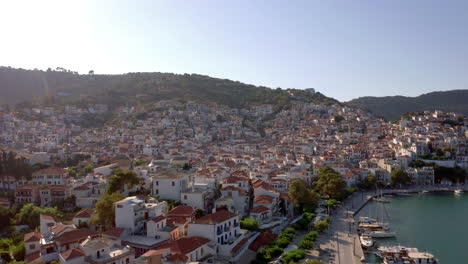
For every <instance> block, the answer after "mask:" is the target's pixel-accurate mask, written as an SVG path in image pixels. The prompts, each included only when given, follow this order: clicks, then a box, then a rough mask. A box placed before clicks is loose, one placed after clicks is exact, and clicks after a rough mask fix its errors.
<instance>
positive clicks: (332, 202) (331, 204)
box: [323, 199, 336, 207]
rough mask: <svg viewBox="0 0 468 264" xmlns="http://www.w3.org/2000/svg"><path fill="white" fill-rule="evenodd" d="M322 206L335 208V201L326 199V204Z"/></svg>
mask: <svg viewBox="0 0 468 264" xmlns="http://www.w3.org/2000/svg"><path fill="white" fill-rule="evenodd" d="M323 206H326V207H335V206H336V200H335V199H328V200H327V202H326V203H324V204H323Z"/></svg>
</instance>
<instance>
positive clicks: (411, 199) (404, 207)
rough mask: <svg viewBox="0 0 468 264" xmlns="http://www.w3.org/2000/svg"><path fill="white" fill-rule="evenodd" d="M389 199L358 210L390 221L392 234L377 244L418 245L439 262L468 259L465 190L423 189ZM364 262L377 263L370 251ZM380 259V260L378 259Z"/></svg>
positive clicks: (467, 195) (448, 263) (457, 263)
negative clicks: (462, 191)
mask: <svg viewBox="0 0 468 264" xmlns="http://www.w3.org/2000/svg"><path fill="white" fill-rule="evenodd" d="M389 199H390V203H378V202H369V203H368V204H367V205H366V206H365V207H364V208H363V209H362V210H361V211H360V212H359V214H358V217H359V216H369V217H373V218H377V219H379V220H380V221H382V220H383V222H386V223H389V225H390V230H391V231H395V232H396V233H397V236H396V237H395V238H386V239H378V240H377V243H378V245H387V246H393V245H401V246H405V247H411V248H418V249H419V251H427V252H429V253H431V254H433V255H434V257H435V258H437V259H438V260H439V263H441V264H460V263H468V193H463V194H455V193H453V192H446V193H424V194H413V195H410V196H397V195H396V196H392V197H390V198H389ZM366 260H367V263H379V259H378V258H377V257H375V256H373V255H372V254H370V255H367V258H366ZM380 262H381V261H380Z"/></svg>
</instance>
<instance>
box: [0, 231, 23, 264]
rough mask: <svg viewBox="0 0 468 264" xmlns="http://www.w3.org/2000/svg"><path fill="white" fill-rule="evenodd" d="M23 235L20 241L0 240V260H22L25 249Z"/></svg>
mask: <svg viewBox="0 0 468 264" xmlns="http://www.w3.org/2000/svg"><path fill="white" fill-rule="evenodd" d="M22 235H23V234H21V239H9V238H4V239H0V253H1V255H0V256H1V258H2V259H3V260H5V261H12V260H17V261H21V260H23V259H24V256H25V253H26V249H25V248H24V243H23V237H22Z"/></svg>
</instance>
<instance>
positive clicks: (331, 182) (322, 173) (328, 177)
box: [314, 166, 346, 198]
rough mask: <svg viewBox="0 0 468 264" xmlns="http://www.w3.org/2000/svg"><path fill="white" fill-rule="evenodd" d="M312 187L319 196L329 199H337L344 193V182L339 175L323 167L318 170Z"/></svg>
mask: <svg viewBox="0 0 468 264" xmlns="http://www.w3.org/2000/svg"><path fill="white" fill-rule="evenodd" d="M314 186H315V190H316V191H317V192H318V193H319V194H320V195H323V196H326V197H329V198H339V197H340V196H342V195H343V193H344V192H345V188H346V182H345V181H344V180H343V178H342V176H341V174H339V173H338V172H336V171H334V170H333V169H332V168H330V167H328V166H324V167H322V168H320V170H319V172H318V176H317V180H316V181H315V183H314Z"/></svg>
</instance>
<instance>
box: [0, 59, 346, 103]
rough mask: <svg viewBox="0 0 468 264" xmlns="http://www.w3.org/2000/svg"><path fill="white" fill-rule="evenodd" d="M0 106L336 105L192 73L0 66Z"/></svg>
mask: <svg viewBox="0 0 468 264" xmlns="http://www.w3.org/2000/svg"><path fill="white" fill-rule="evenodd" d="M0 94H1V95H2V96H1V98H0V103H3V104H16V103H20V102H24V101H29V102H30V101H34V102H36V103H38V102H39V103H44V102H46V103H48V104H50V103H54V104H79V105H88V104H95V103H101V104H106V105H109V106H121V105H145V104H151V103H154V102H156V101H160V100H182V101H188V100H193V101H197V102H200V103H209V102H216V103H218V104H221V105H226V106H230V107H236V108H244V107H249V106H252V105H259V104H273V105H274V106H275V108H276V109H277V110H279V109H282V108H287V107H289V105H290V102H291V101H292V100H302V101H307V102H314V103H317V104H330V103H339V102H338V101H336V100H335V99H332V98H329V97H326V96H324V95H323V94H321V93H318V92H317V93H310V92H307V91H303V90H298V89H287V90H284V89H271V88H267V87H259V86H254V85H249V84H244V83H241V82H237V81H231V80H227V79H218V78H212V77H209V76H203V75H197V74H172V73H160V72H155V73H127V74H121V75H97V74H96V75H94V74H92V75H91V74H90V75H79V74H77V73H74V72H70V71H66V70H64V69H59V70H57V71H53V70H48V71H40V70H24V69H13V68H9V67H0Z"/></svg>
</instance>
